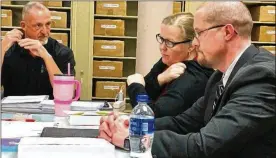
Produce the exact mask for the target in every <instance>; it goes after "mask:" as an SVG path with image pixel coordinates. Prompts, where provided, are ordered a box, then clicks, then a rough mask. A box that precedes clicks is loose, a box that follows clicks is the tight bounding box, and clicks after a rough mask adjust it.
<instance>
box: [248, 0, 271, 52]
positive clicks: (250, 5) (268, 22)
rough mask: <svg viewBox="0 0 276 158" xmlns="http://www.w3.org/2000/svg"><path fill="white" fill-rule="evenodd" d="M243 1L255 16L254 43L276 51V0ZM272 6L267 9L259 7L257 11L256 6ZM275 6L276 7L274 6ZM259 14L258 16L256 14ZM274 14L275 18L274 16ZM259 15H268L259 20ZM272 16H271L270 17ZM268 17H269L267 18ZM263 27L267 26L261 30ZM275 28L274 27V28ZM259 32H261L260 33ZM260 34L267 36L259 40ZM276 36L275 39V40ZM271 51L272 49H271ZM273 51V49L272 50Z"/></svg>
mask: <svg viewBox="0 0 276 158" xmlns="http://www.w3.org/2000/svg"><path fill="white" fill-rule="evenodd" d="M243 3H244V4H245V5H246V6H247V7H248V9H249V10H250V11H251V15H252V18H253V30H252V43H253V44H255V45H256V46H257V47H264V46H265V47H267V46H268V47H270V49H273V47H274V52H275V46H276V44H275V6H276V2H269V1H267V2H263V1H243ZM261 6H264V7H270V9H269V8H267V10H264V8H263V9H259V10H258V12H257V11H256V7H261ZM273 6H274V7H273ZM256 15H258V16H256ZM273 15H274V18H273ZM257 17H259V18H261V17H266V19H262V20H260V21H259V20H258V19H257ZM268 17H270V18H268ZM267 18H268V19H267ZM261 27H265V28H263V29H266V28H267V30H263V31H260V30H259V29H261ZM273 28H274V29H273ZM258 33H259V34H258ZM258 36H259V39H261V38H260V36H266V38H262V40H261V41H259V40H258V41H257V37H258ZM273 36H274V37H273ZM273 38H274V40H273ZM270 51H271V50H270ZM272 51H273V50H272Z"/></svg>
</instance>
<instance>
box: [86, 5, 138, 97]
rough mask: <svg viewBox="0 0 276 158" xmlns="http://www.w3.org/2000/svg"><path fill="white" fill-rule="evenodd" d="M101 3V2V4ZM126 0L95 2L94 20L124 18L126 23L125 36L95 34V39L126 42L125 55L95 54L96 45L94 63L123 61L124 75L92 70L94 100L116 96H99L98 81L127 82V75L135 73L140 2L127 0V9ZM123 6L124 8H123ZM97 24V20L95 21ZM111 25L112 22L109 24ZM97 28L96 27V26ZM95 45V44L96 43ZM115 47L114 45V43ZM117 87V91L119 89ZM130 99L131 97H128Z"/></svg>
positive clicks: (93, 56) (94, 50)
mask: <svg viewBox="0 0 276 158" xmlns="http://www.w3.org/2000/svg"><path fill="white" fill-rule="evenodd" d="M100 3H101V4H100ZM123 3H124V2H122V1H121V2H119V3H117V2H116V1H112V2H111V1H110V2H99V4H98V6H97V2H96V1H95V2H94V20H96V19H105V20H123V21H124V23H125V29H124V35H123V36H114V35H98V34H97V33H95V30H94V34H93V41H95V40H104V41H107V42H110V41H122V42H124V48H123V50H124V55H123V56H118V55H117V56H116V55H115V56H112V55H108V56H107V55H94V54H95V52H96V51H97V50H96V49H95V47H94V48H93V53H92V63H91V64H93V62H94V61H106V60H107V61H115V62H118V61H119V62H122V63H123V70H122V71H123V73H122V74H123V76H122V77H110V76H95V75H93V72H92V99H93V100H114V98H115V96H114V97H97V94H96V82H98V81H99V82H105V81H107V82H109V81H112V82H125V83H126V79H127V76H129V75H131V74H134V73H135V65H136V43H137V20H138V16H137V15H138V2H137V1H126V9H124V5H125V4H123ZM121 7H122V8H121ZM116 8H117V9H118V8H121V10H125V11H126V14H124V13H119V12H121V10H120V11H118V10H117V11H115V10H116ZM100 9H103V10H104V11H107V9H109V12H108V13H104V14H103V13H102V14H99V12H103V11H102V10H100ZM94 24H95V22H94ZM108 25H109V26H111V25H110V24H108ZM94 28H95V27H94ZM94 45H95V44H94ZM109 46H110V45H109ZM112 47H114V45H112ZM115 48H116V47H115ZM118 90H119V89H116V90H115V91H118ZM127 100H129V99H127Z"/></svg>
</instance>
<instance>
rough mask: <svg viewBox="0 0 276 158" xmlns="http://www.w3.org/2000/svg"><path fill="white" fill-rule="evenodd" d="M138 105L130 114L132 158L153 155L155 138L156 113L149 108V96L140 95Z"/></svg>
mask: <svg viewBox="0 0 276 158" xmlns="http://www.w3.org/2000/svg"><path fill="white" fill-rule="evenodd" d="M136 100H137V102H138V105H137V106H135V108H134V109H133V110H132V112H131V114H130V128H129V140H130V156H131V157H145V156H146V155H148V154H151V146H152V141H153V137H154V113H153V111H152V110H151V108H150V107H149V106H148V104H147V103H148V100H149V98H148V96H147V95H138V96H137V98H136Z"/></svg>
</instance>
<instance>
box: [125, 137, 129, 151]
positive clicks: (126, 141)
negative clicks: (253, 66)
mask: <svg viewBox="0 0 276 158" xmlns="http://www.w3.org/2000/svg"><path fill="white" fill-rule="evenodd" d="M124 149H125V150H130V142H129V137H126V139H125V140H124Z"/></svg>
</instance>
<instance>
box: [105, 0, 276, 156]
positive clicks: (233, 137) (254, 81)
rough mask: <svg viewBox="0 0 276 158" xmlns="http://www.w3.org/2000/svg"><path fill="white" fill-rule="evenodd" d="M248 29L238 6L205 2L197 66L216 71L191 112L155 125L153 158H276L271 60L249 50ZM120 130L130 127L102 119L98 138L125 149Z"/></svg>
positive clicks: (198, 22)
mask: <svg viewBox="0 0 276 158" xmlns="http://www.w3.org/2000/svg"><path fill="white" fill-rule="evenodd" d="M252 26H253V22H252V18H251V15H250V13H249V11H248V9H247V8H246V6H245V5H244V4H242V3H241V2H207V3H204V4H203V5H202V6H200V7H199V8H198V9H197V11H196V13H195V20H194V29H195V31H196V35H195V39H194V41H193V44H194V45H195V46H197V48H198V52H199V53H198V61H199V62H200V63H201V64H204V65H207V66H209V67H212V68H214V69H217V71H216V72H215V73H214V74H213V75H212V76H211V78H210V79H209V81H208V83H207V86H206V89H205V94H204V97H202V98H200V99H199V100H197V101H196V102H195V103H194V105H193V106H192V107H191V108H190V109H188V110H187V111H185V112H183V113H182V114H180V115H178V116H176V117H163V118H159V119H156V121H155V127H156V132H155V133H154V141H153V145H152V155H153V157H158V158H163V157H164V158H167V157H181V158H276V151H275V149H276V105H275V104H276V95H275V92H276V86H275V81H276V80H275V79H276V73H275V57H274V56H273V55H272V54H271V53H270V52H268V51H266V50H263V49H261V50H259V49H257V48H256V47H255V46H253V45H252V44H251V41H250V38H251V36H250V35H251V30H252ZM114 120H115V121H114ZM122 124H123V125H124V126H120V125H122ZM116 127H120V128H116ZM122 127H125V128H127V127H128V122H127V120H126V119H123V118H121V117H117V116H114V115H111V116H109V117H104V118H103V119H102V124H101V126H100V137H103V138H105V139H107V140H109V141H110V142H112V143H113V144H115V145H116V146H119V147H124V146H123V145H122V142H125V141H120V140H118V138H119V137H116V135H118V133H121V135H122V136H127V134H128V133H127V132H126V131H125V130H124V128H122Z"/></svg>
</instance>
